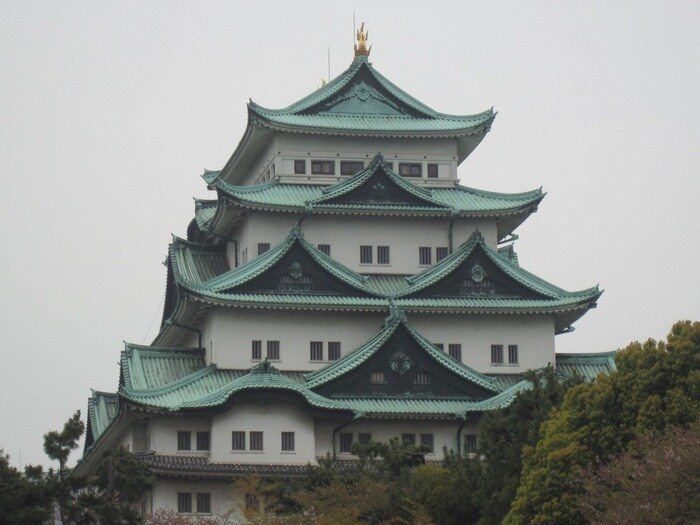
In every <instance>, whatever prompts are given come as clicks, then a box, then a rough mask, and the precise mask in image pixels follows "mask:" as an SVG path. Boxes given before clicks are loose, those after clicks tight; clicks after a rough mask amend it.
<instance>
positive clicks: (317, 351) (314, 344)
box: [309, 341, 323, 361]
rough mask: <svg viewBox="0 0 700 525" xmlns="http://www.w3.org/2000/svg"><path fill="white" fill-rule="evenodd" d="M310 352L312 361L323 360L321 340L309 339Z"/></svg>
mask: <svg viewBox="0 0 700 525" xmlns="http://www.w3.org/2000/svg"><path fill="white" fill-rule="evenodd" d="M310 353H311V356H310V357H309V358H310V359H311V360H312V361H323V341H311V343H310Z"/></svg>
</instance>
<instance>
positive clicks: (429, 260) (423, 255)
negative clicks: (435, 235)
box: [418, 246, 433, 266]
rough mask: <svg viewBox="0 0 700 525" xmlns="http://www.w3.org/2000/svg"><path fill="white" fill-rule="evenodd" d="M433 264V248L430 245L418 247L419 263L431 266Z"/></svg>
mask: <svg viewBox="0 0 700 525" xmlns="http://www.w3.org/2000/svg"><path fill="white" fill-rule="evenodd" d="M431 264H433V249H432V248H431V247H430V246H419V247H418V265H419V266H430V265H431Z"/></svg>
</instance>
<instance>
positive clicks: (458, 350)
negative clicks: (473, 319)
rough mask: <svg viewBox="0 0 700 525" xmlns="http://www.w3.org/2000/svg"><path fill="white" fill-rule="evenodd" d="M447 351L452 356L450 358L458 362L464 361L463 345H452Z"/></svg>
mask: <svg viewBox="0 0 700 525" xmlns="http://www.w3.org/2000/svg"><path fill="white" fill-rule="evenodd" d="M447 351H448V352H449V354H450V357H451V358H452V359H455V360H457V361H461V360H462V345H461V344H450V345H449V346H448V347H447Z"/></svg>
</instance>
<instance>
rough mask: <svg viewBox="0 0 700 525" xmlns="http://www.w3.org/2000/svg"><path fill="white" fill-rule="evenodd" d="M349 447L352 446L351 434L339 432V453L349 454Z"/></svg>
mask: <svg viewBox="0 0 700 525" xmlns="http://www.w3.org/2000/svg"><path fill="white" fill-rule="evenodd" d="M350 445H352V432H341V433H340V452H341V453H345V454H349V453H350Z"/></svg>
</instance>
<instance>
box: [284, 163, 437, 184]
mask: <svg viewBox="0 0 700 525" xmlns="http://www.w3.org/2000/svg"><path fill="white" fill-rule="evenodd" d="M386 165H387V167H388V168H389V169H394V163H393V162H387V163H386ZM364 167H365V163H364V162H362V161H355V160H341V161H340V174H341V175H354V174H355V173H357V172H358V171H360V170H362V169H364ZM427 168H428V178H429V179H436V178H437V177H438V165H437V164H432V163H431V164H428V165H427ZM306 169H307V166H306V160H303V159H299V160H295V161H294V174H295V175H306ZM311 174H312V175H335V161H334V160H316V159H313V160H311ZM399 175H401V176H403V177H422V176H423V164H422V163H420V162H399Z"/></svg>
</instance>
